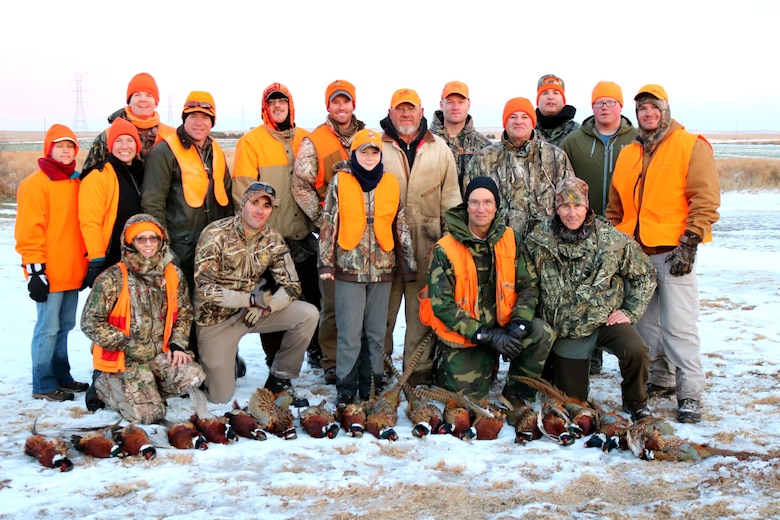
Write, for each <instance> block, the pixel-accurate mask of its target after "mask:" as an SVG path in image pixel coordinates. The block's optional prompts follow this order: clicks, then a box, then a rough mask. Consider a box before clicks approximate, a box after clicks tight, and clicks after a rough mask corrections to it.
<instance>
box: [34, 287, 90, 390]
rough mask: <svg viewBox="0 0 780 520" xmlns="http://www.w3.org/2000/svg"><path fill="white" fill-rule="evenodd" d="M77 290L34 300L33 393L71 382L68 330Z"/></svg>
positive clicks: (70, 328)
mask: <svg viewBox="0 0 780 520" xmlns="http://www.w3.org/2000/svg"><path fill="white" fill-rule="evenodd" d="M78 303H79V292H78V291H77V290H73V291H64V292H53V293H49V298H48V299H47V300H46V301H45V302H42V303H36V304H35V306H36V307H37V310H38V320H37V321H36V322H35V329H33V338H32V370H33V393H34V394H48V393H49V392H54V391H55V390H57V389H59V388H60V387H61V386H62V385H67V384H70V383H72V382H73V377H72V376H71V375H70V363H69V362H68V332H70V331H71V330H73V327H74V326H75V325H76V308H77V307H78Z"/></svg>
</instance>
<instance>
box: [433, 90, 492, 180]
mask: <svg viewBox="0 0 780 520" xmlns="http://www.w3.org/2000/svg"><path fill="white" fill-rule="evenodd" d="M439 108H440V110H437V111H436V112H434V113H433V120H432V121H431V125H430V130H431V132H433V134H434V135H438V136H439V137H441V138H442V139H444V140H445V141H446V142H447V145H448V146H449V147H450V150H452V155H453V156H454V157H455V164H456V165H457V167H458V184H460V182H461V181H462V180H463V175H464V174H465V173H466V166H468V164H469V161H470V160H471V158H472V157H473V156H474V154H475V153H477V152H478V151H480V150H481V149H483V148H484V147H486V146H490V144H491V142H490V139H488V138H487V137H485V136H484V135H482V134H481V133H479V132H477V130H476V129H475V128H474V120H473V119H472V117H471V115H470V114H469V110H471V99H470V98H469V87H468V86H467V85H466V84H465V83H463V82H462V81H450V82H448V83H447V84H446V85H444V89H443V90H442V91H441V101H439Z"/></svg>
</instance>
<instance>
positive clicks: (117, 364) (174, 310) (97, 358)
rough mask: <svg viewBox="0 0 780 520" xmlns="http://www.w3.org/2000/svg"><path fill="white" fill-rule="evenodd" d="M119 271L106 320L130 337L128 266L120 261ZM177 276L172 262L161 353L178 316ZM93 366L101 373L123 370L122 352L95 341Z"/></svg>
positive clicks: (168, 267) (167, 268)
mask: <svg viewBox="0 0 780 520" xmlns="http://www.w3.org/2000/svg"><path fill="white" fill-rule="evenodd" d="M118 265H119V268H120V270H121V272H122V290H121V291H120V292H119V297H118V298H117V300H116V303H115V304H114V308H113V309H112V310H111V314H109V315H108V323H110V324H111V325H113V326H114V327H116V328H118V329H119V330H121V331H122V333H123V334H124V335H125V337H130V317H131V316H130V289H129V287H128V284H127V266H126V265H125V264H124V262H119V264H118ZM178 295H179V275H178V274H177V273H176V267H174V265H173V264H168V265H166V266H165V296H166V299H167V300H168V310H167V312H166V313H165V328H164V329H163V330H164V332H163V347H162V348H163V352H168V351H169V350H170V347H169V346H168V343H169V342H170V339H171V333H172V332H173V324H174V323H175V322H176V319H177V318H178V316H179V297H178ZM92 366H93V368H94V369H95V370H100V371H103V372H124V371H125V353H124V352H122V351H121V350H106V349H104V348H103V347H101V346H100V345H98V344H97V343H93V344H92Z"/></svg>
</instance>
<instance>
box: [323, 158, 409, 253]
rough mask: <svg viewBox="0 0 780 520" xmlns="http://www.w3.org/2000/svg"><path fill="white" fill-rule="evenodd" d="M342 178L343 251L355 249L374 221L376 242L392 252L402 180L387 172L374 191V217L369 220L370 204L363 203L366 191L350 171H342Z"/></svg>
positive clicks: (341, 232) (341, 239) (340, 210)
mask: <svg viewBox="0 0 780 520" xmlns="http://www.w3.org/2000/svg"><path fill="white" fill-rule="evenodd" d="M341 173H342V175H339V179H338V183H339V186H338V189H339V231H338V233H339V236H338V243H339V246H341V249H344V250H345V251H350V250H352V249H355V248H356V247H357V245H358V244H359V243H360V239H361V238H362V237H363V232H364V231H365V230H366V223H367V222H369V220H370V221H373V227H374V235H375V236H376V241H377V242H379V246H380V247H381V248H382V250H383V251H392V250H393V246H394V245H395V241H394V240H393V220H395V216H396V214H397V213H398V203H399V202H400V201H401V188H400V185H399V184H398V179H397V178H396V177H395V175H393V174H392V173H385V174H384V175H383V176H382V179H381V180H380V181H379V184H377V186H376V190H375V191H374V215H373V218H371V219H368V218H366V205H365V203H364V201H363V189H362V188H361V187H360V183H359V182H358V180H357V179H356V178H355V176H354V175H351V174H349V173H347V172H341Z"/></svg>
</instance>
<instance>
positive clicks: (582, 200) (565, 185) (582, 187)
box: [555, 177, 589, 208]
mask: <svg viewBox="0 0 780 520" xmlns="http://www.w3.org/2000/svg"><path fill="white" fill-rule="evenodd" d="M564 204H579V205H580V206H585V207H586V208H587V207H589V205H588V183H587V182H585V181H583V180H582V179H580V178H579V177H567V178H565V179H561V181H560V182H559V183H558V186H556V187H555V207H556V208H557V207H558V206H563V205H564Z"/></svg>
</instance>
